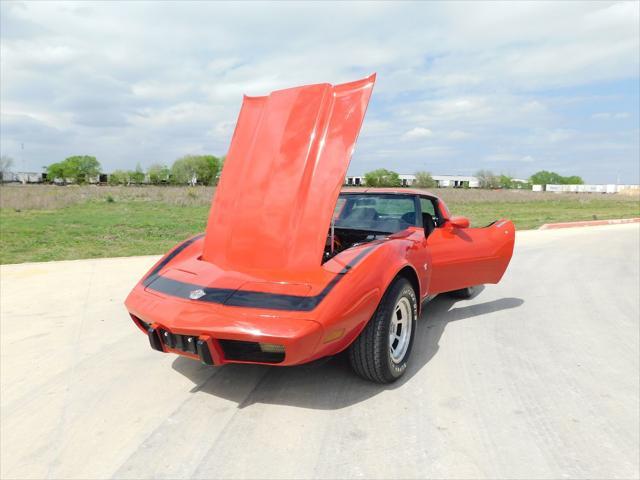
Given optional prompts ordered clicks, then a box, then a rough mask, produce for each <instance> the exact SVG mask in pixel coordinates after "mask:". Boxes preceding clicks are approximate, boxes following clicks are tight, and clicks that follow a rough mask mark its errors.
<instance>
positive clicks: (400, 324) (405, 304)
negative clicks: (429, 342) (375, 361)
mask: <svg viewBox="0 0 640 480" xmlns="http://www.w3.org/2000/svg"><path fill="white" fill-rule="evenodd" d="M412 313H413V312H412V308H411V302H409V299H408V298H406V297H400V299H399V300H398V303H396V306H395V307H394V309H393V312H392V313H391V322H390V325H389V354H390V355H391V360H392V361H393V363H396V364H398V363H400V362H402V359H403V358H404V355H405V354H406V353H407V349H408V348H409V343H410V342H411V327H412V324H413V321H412V320H413V318H412Z"/></svg>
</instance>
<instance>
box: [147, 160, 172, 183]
mask: <svg viewBox="0 0 640 480" xmlns="http://www.w3.org/2000/svg"><path fill="white" fill-rule="evenodd" d="M147 174H148V175H149V182H150V183H152V184H154V185H160V184H161V183H167V182H168V181H169V176H170V175H171V170H169V167H167V166H166V165H160V164H158V163H154V164H153V165H151V166H150V167H149V169H148V170H147Z"/></svg>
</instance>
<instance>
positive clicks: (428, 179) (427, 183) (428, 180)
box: [414, 172, 438, 188]
mask: <svg viewBox="0 0 640 480" xmlns="http://www.w3.org/2000/svg"><path fill="white" fill-rule="evenodd" d="M414 185H415V186H416V187H419V188H435V187H437V186H438V182H436V181H435V180H434V179H433V177H432V176H431V174H430V173H429V172H416V181H415V183H414Z"/></svg>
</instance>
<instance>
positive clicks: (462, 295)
mask: <svg viewBox="0 0 640 480" xmlns="http://www.w3.org/2000/svg"><path fill="white" fill-rule="evenodd" d="M476 291H477V287H467V288H461V289H460V290H452V291H450V292H447V295H449V296H450V297H453V298H458V299H460V300H464V299H468V298H472V297H473V296H474V295H475V294H476Z"/></svg>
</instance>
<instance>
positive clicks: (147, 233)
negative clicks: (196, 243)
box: [0, 187, 640, 263]
mask: <svg viewBox="0 0 640 480" xmlns="http://www.w3.org/2000/svg"><path fill="white" fill-rule="evenodd" d="M3 188H7V187H3ZM37 188H40V187H33V188H32V189H27V188H25V189H17V188H16V189H14V190H5V191H4V193H3V194H4V199H3V201H4V202H6V203H5V206H4V207H2V208H0V263H21V262H39V261H50V260H68V259H77V258H95V257H117V256H130V255H150V254H161V253H164V252H166V251H167V250H168V249H169V248H170V247H171V246H173V245H175V244H176V243H177V242H179V241H181V240H183V239H185V238H187V237H189V236H191V235H193V234H195V233H198V232H202V231H204V228H205V224H206V220H207V215H208V211H209V202H210V198H211V193H212V191H211V190H204V189H203V190H202V192H200V191H199V190H194V191H191V190H187V189H182V190H178V189H175V190H168V189H165V190H161V189H157V191H156V190H152V189H138V190H136V189H133V188H132V189H124V190H122V191H120V190H106V189H104V190H101V189H100V188H97V187H94V189H93V190H91V189H87V190H86V191H85V190H80V189H76V190H73V189H65V188H58V189H52V190H51V193H50V195H51V199H49V200H47V202H49V203H47V204H41V203H42V202H41V201H40V200H38V199H40V198H42V197H41V196H39V195H38V192H46V191H47V190H36V189H37ZM23 192H24V193H23ZM87 192H88V193H87ZM436 193H438V194H440V195H441V196H442V197H443V198H444V199H445V201H446V202H447V205H448V206H449V209H450V211H451V213H452V214H453V215H465V216H467V217H469V218H470V219H471V224H472V226H484V225H487V224H488V223H490V222H492V221H493V220H496V219H498V218H502V217H505V218H510V219H512V220H513V221H514V222H515V224H516V227H517V228H518V229H520V230H522V229H531V228H538V227H539V226H540V225H542V224H544V223H551V222H561V221H575V220H593V219H607V218H629V217H640V202H639V201H638V197H637V196H635V197H629V196H624V195H598V194H593V195H572V194H563V195H555V194H532V193H531V192H519V193H518V192H491V191H461V190H460V191H454V190H448V189H447V190H445V189H442V190H438V191H437V192H436ZM70 195H73V198H67V197H69V196H70ZM88 195H90V196H88ZM63 197H64V198H63ZM192 197H193V198H192ZM9 202H12V203H10V205H11V206H8V205H7V204H8V203H9ZM49 204H50V205H51V206H49ZM60 205H65V206H60ZM19 206H22V208H18V207H19Z"/></svg>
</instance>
